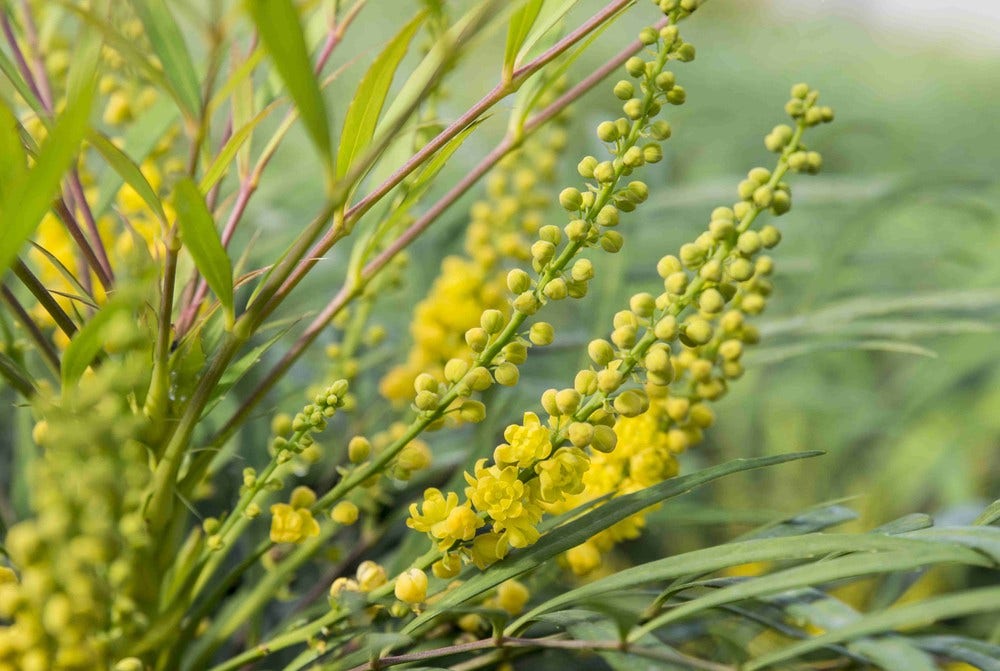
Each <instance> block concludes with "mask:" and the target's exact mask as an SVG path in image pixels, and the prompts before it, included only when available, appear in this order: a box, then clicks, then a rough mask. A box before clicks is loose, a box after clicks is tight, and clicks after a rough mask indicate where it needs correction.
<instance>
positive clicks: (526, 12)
mask: <svg viewBox="0 0 1000 671" xmlns="http://www.w3.org/2000/svg"><path fill="white" fill-rule="evenodd" d="M544 4H545V0H528V1H527V2H525V3H524V4H523V5H521V7H519V8H518V9H517V10H515V11H514V15H513V16H511V17H510V23H509V24H508V25H507V44H506V45H505V46H504V51H503V73H504V79H510V76H511V74H513V72H514V67H515V65H516V64H517V55H518V54H519V53H520V51H521V47H522V46H524V41H525V40H526V39H528V33H529V32H530V31H531V27H532V26H534V25H535V20H536V19H538V14H539V12H541V11H542V5H544Z"/></svg>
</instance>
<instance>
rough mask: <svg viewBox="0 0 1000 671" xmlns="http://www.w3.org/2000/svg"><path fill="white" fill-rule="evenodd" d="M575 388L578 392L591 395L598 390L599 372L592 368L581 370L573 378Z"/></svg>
mask: <svg viewBox="0 0 1000 671" xmlns="http://www.w3.org/2000/svg"><path fill="white" fill-rule="evenodd" d="M573 388H574V389H576V391H577V393H578V394H582V395H588V396H589V395H590V394H593V393H594V392H595V391H597V373H595V372H594V371H592V370H581V371H580V372H578V373H577V374H576V377H575V378H573Z"/></svg>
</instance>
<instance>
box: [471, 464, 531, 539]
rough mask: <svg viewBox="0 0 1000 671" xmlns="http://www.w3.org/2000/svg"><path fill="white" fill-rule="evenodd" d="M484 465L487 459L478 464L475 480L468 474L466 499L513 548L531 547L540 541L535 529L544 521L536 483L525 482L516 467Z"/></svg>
mask: <svg viewBox="0 0 1000 671" xmlns="http://www.w3.org/2000/svg"><path fill="white" fill-rule="evenodd" d="M485 464H486V460H485V459H480V460H479V461H478V462H476V469H475V471H476V474H475V477H473V476H471V475H469V474H468V473H466V474H465V480H466V481H467V482H468V483H469V487H467V488H466V490H465V495H466V496H467V497H468V498H469V500H470V501H472V505H474V506H475V507H476V509H477V510H479V511H480V512H484V513H486V514H487V515H489V516H490V518H492V520H493V530H494V531H496V532H502V533H503V537H504V539H505V540H506V541H507V542H508V543H510V545H511V546H512V547H516V548H521V547H526V546H528V545H531V544H532V543H534V542H535V541H537V540H538V536H539V534H538V529H536V528H535V525H537V524H538V522H539V520H541V518H542V508H541V506H540V505H539V503H538V491H537V489H538V485H537V481H531V482H530V483H524V482H522V481H521V480H520V479H519V477H518V475H519V473H518V470H517V468H515V467H514V466H507V467H505V468H500V467H499V466H490V467H489V468H486V465H485Z"/></svg>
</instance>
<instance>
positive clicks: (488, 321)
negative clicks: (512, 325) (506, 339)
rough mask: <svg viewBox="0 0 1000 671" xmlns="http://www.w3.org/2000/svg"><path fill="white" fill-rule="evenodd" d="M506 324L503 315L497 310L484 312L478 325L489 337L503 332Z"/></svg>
mask: <svg viewBox="0 0 1000 671" xmlns="http://www.w3.org/2000/svg"><path fill="white" fill-rule="evenodd" d="M505 324H506V319H504V316H503V313H502V312H500V311H499V310H484V311H483V314H482V316H481V317H480V318H479V325H480V326H482V327H483V330H484V331H486V332H487V333H488V334H490V335H495V334H497V333H500V331H502V330H503V327H504V326H505Z"/></svg>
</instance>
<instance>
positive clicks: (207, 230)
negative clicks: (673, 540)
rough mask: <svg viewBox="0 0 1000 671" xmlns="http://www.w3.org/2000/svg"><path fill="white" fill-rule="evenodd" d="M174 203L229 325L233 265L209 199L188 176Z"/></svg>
mask: <svg viewBox="0 0 1000 671" xmlns="http://www.w3.org/2000/svg"><path fill="white" fill-rule="evenodd" d="M174 204H175V206H176V207H177V224H178V226H179V227H180V231H181V239H182V240H183V241H184V246H185V247H186V248H187V250H188V251H189V252H190V253H191V257H192V258H193V259H194V263H195V265H196V266H197V267H198V271H199V272H200V273H201V274H202V276H203V277H204V278H205V281H206V282H207V283H208V286H209V287H210V288H211V289H212V291H213V292H214V293H215V295H216V297H218V299H219V302H220V303H221V304H222V307H223V308H225V310H226V320H227V324H229V325H232V323H233V320H234V311H233V266H232V263H231V262H230V261H229V256H228V255H227V254H226V250H225V249H224V248H223V246H222V241H221V240H220V239H219V233H218V231H216V229H215V221H214V219H213V218H212V214H211V212H209V211H208V207H207V206H206V205H205V199H204V198H203V197H202V195H201V191H199V190H198V186H197V185H196V184H195V183H194V181H192V180H191V178H189V177H184V178H182V179H181V180H180V181H178V182H177V185H176V187H175V202H174Z"/></svg>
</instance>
